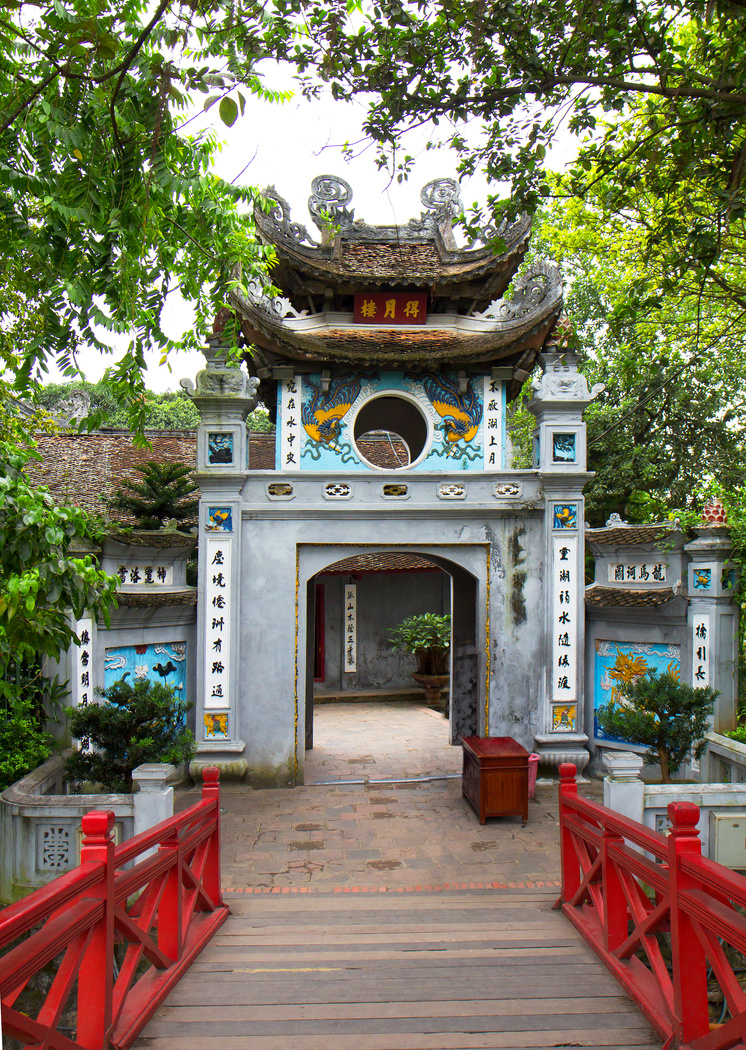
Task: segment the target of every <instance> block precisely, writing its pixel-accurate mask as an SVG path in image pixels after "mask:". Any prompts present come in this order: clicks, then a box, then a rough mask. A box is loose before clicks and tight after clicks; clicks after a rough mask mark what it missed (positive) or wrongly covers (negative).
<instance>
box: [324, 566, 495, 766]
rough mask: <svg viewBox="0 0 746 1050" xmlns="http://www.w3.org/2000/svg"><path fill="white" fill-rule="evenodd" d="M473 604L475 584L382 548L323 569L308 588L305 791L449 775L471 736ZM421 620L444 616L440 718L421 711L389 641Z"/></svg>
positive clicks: (475, 666)
mask: <svg viewBox="0 0 746 1050" xmlns="http://www.w3.org/2000/svg"><path fill="white" fill-rule="evenodd" d="M330 553H331V552H330ZM477 594H478V581H477V579H476V578H475V577H474V576H473V575H472V574H471V573H470V572H469V571H468V570H466V569H464V568H463V567H462V566H460V565H458V564H457V563H456V562H453V561H451V560H450V559H448V558H444V557H442V556H440V555H433V554H431V553H430V552H423V551H401V550H396V549H391V548H383V547H382V548H378V549H376V550H375V551H373V552H370V553H365V554H353V555H351V556H349V557H347V558H338V559H337V560H335V561H330V562H329V564H327V565H325V566H324V567H323V568H322V569H321V570H320V571H318V572H317V573H316V574H315V575H314V576H313V577H311V578H309V580H308V583H307V586H306V601H307V609H306V617H305V620H306V673H305V700H306V702H305V712H304V713H305V719H304V722H305V727H304V728H305V751H306V763H307V766H308V775H309V777H310V778H311V779H310V780H308V779H307V780H306V782H315V783H320V782H327V781H328V780H329V779H331V780H334V779H340V780H346V779H351V778H352V779H355V778H356V775H357V777H361V778H362V779H387V778H390V777H394V778H402V777H404V778H405V779H407V773H408V772H409V773H412V775H415V776H423V775H456V773H457V768H458V766H459V763H460V748H458V747H457V745H458V744H459V743H460V740H461V737H462V736H467V735H472V734H474V733H476V732H477V731H478V720H479V719H478V706H479V703H480V700H479V697H480V693H481V692H482V690H480V684H481V675H480V666H481V661H480V658H479V651H478V629H477V625H478V620H479V617H478V610H477ZM322 606H323V611H322ZM424 612H434V613H436V614H439V615H442V614H445V613H449V614H450V615H451V620H452V636H451V650H450V667H449V671H450V674H449V687H448V689H447V691H446V694H445V697H444V699H445V700H446V704H445V705H444V706H445V712H443V711H441V712H439V711H437V710H428V708H427V705H426V702H425V697H424V690H423V689H422V688H421V687H420V686H418V685H417V684H416V683H415V682H414V680H413V679H412V676H411V675H412V672H413V671H415V670H416V664H415V658H414V657H413V656H412V655H410V654H402V653H394V652H393V648H392V643H391V641H390V639H389V631H390V630H391V629H392V628H394V627H395V626H396V625H397V624H398V623H400V622H401V620H403V619H404V618H405V617H407V616H411V615H416V614H418V613H424ZM348 628H350V629H349V630H348ZM321 653H323V659H324V674H323V678H322V677H321V676H320V675H319V666H320V654H321ZM438 740H439V741H440V742H441V743H440V744H438V743H437V741H438ZM366 741H367V742H368V743H367V744H366ZM439 747H440V757H436V756H437V752H438V748H439ZM320 750H323V755H321V754H320V753H319V752H320ZM387 767H388V768H387ZM319 777H322V779H321V780H320V779H319Z"/></svg>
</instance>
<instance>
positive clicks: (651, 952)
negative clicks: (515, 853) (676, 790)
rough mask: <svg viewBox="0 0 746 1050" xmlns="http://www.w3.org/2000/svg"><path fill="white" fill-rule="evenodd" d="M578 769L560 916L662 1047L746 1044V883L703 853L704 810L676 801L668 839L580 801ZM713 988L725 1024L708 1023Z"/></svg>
mask: <svg viewBox="0 0 746 1050" xmlns="http://www.w3.org/2000/svg"><path fill="white" fill-rule="evenodd" d="M575 772H576V771H575V766H574V765H571V764H569V763H568V764H566V765H562V766H560V835H561V850H562V897H561V902H562V911H563V913H564V914H565V915H566V916H567V918H568V919H569V920H570V922H572V923H573V925H574V926H576V927H577V929H578V930H579V931H580V933H581V934H582V935H583V937H584V938H585V940H586V941H587V942H588V943H589V944H590V946H591V947H592V948H593V950H594V951H595V952H596V954H597V955H598V956H599V958H600V959H601V960H602V961H603V962H604V963H605V964H606V966H607V967H608V969H609V970H610V971H611V972H612V973H613V974H614V976H615V977H616V979H617V980H618V981H619V983H620V984H621V985H623V987H624V988H625V989H626V991H627V992H628V993H629V995H630V996H632V998H633V999H634V1000H635V1002H637V1004H638V1005H639V1006H640V1008H641V1009H642V1011H643V1013H644V1014H645V1016H646V1017H647V1018H648V1020H649V1021H650V1023H651V1024H652V1025H653V1027H654V1028H655V1029H656V1030H657V1031H658V1033H659V1034H660V1035H661V1036H662V1038H663V1039H664V1040H665V1050H669V1048H674V1047H682V1046H686V1047H689V1048H691V1050H728V1048H730V1047H744V1046H746V1042H745V1040H746V992H744V989H743V988H742V987H741V983H740V981H739V977H738V974H739V972H741V971H742V970H743V967H744V958H743V956H744V955H746V918H745V917H744V915H743V914H741V909H746V879H744V878H743V877H742V876H740V875H737V874H735V873H734V872H732V871H730V870H729V869H728V868H724V867H723V866H722V865H720V864H716V863H714V862H713V861H710V860H707V859H706V858H705V857H702V856H701V844H700V840H699V833H698V831H697V827H696V825H697V821H698V819H699V808H698V807H697V806H695V805H692V803H690V802H672V803H671V804H670V805H669V807H668V816H669V820H670V822H671V830H670V834H669V835H668V836H667V837H666V836H663V835H659V834H657V833H656V832H653V831H651V830H650V829H649V828H647V827H645V826H644V825H643V824H638V823H637V821H634V820H629V819H628V818H626V817H622V816H621V815H620V814H618V813H614V812H612V811H611V810H609V809H606V808H605V807H604V806H601V805H599V804H598V803H596V802H591V801H589V800H588V799H583V798H580V797H578V794H577V785H576V782H575ZM708 982H709V984H710V987H711V988H712V984H713V982H717V985H718V986H719V988H720V991H721V992H722V996H723V998H724V1002H725V1004H726V1005H727V1013H729V1015H730V1016H729V1018H728V1019H727V1020H725V1023H714V1024H713V1023H711V1022H710V1016H709V1010H708ZM725 1013H726V1012H725V1011H723V1018H725Z"/></svg>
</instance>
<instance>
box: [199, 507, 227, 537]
mask: <svg viewBox="0 0 746 1050" xmlns="http://www.w3.org/2000/svg"><path fill="white" fill-rule="evenodd" d="M205 529H206V530H207V532H233V507H208V508H207V523H206V524H205Z"/></svg>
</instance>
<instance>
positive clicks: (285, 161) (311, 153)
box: [45, 97, 573, 392]
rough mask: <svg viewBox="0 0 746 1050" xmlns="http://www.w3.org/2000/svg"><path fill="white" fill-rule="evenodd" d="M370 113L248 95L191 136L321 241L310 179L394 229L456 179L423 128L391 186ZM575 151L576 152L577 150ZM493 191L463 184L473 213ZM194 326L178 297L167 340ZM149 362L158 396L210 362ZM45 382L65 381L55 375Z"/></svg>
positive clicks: (93, 358) (99, 364)
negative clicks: (425, 194)
mask: <svg viewBox="0 0 746 1050" xmlns="http://www.w3.org/2000/svg"><path fill="white" fill-rule="evenodd" d="M364 115H365V106H364V104H362V103H355V102H350V103H342V102H335V101H333V100H332V99H331V98H327V99H325V100H322V101H318V102H307V101H305V100H303V99H298V100H297V101H296V100H292V101H290V102H286V103H277V104H271V103H266V102H261V101H259V100H256V99H254V98H251V97H250V98H249V99H248V100H247V103H246V111H245V113H244V115H243V117H239V118H238V120H237V121H236V123H235V124H234V125H233V127H232V128H226V127H225V126H224V125H223V124H221V123H220V121H219V118H218V114H217V106H213V107H212V108H211V110H210V111H209V112H208V113H207V114H205V115H204V116H202V115H200V116H198V117H197V119H195V120H194V121H193V122H192V123H191V124H190V131H193V132H194V133H196V132H197V130H198V129H199V128H200V127H207V126H213V127H214V128H215V129H216V130H217V132H218V135H219V136H221V137H223V138H224V145H223V147H222V149H221V152H220V153H219V155H218V157H217V160H216V163H215V165H214V170H215V171H216V173H217V174H219V175H220V176H222V177H223V178H225V179H227V180H228V181H232V180H234V179H236V177H237V176H238V175H239V173H240V172H241V171H242V169H244V168H246V170H245V171H244V172H243V174H242V175H241V177H240V179H238V180H237V181H239V182H240V183H241V184H244V185H254V186H258V187H260V188H264V187H265V186H268V185H274V186H275V187H276V189H277V190H278V192H279V193H280V194H281V196H283V197H284V198H285V199H286V200H287V201H288V202H289V204H290V206H291V213H292V218H293V220H294V221H296V222H301V223H303V224H304V225H306V226H308V227H309V232H310V233H311V234H312V236H316V234H317V231H316V229H315V227H314V226H313V224H312V223H311V221H310V216H309V214H308V208H307V200H308V197H309V194H310V191H311V180H312V179H313V178H314V177H315V176H316V175H322V174H330V175H339V176H341V177H342V178H344V179H345V180H346V181H347V182H349V183H350V185H351V186H352V191H353V200H352V205H351V206H352V207H353V208H354V209H355V217H356V218H363V219H365V220H366V221H367V222H370V223H374V224H378V225H394V224H402V223H406V222H407V221H408V220H409V219H410V218H413V217H415V216H419V214H420V212H421V210H422V206H421V204H420V199H419V195H420V190H421V189H422V187H423V186H424V185H425V184H426V183H427V182H430V181H431V180H432V179H436V178H445V177H454V176H455V174H456V163H457V157H456V155H455V154H454V153H452V152H451V151H448V150H446V149H430V150H428V149H427V148H426V147H427V144H428V141H430V140H431V139H432V140H433V141H438V138H437V136H438V135H439V134H442V133H443V130H444V129H441V128H438V127H432V126H423V127H422V128H419V129H417V130H416V131H413V132H410V133H408V135H407V138H406V142H405V145H406V152H407V153H408V154H410V155H411V156H413V157H414V161H415V162H414V165H413V169H412V174H411V175H410V176H409V180H408V181H407V182H404V183H401V184H400V183H397V182H395V181H394V182H391V179H390V175H389V174H388V173H387V172H385V171H379V170H378V169H377V167H376V164H375V153H374V148H373V147H372V146H371V145H370V144H366V142H365V141H364V137H363V134H362V131H361V125H362V121H363V118H364ZM345 142H350V143H351V144H355V145H354V154H355V156H354V157H353V159H352V160H351V161H348V160H347V159H346V158H345V157H344V155H343V152H342V147H343V145H344V143H345ZM568 148H569V144H568V146H567V147H563V148H562V149H561V151H560V153H559V154H558V155H557V156H556V158H555V161H554V164H553V166H555V167H556V166H558V161H559V162H565V161H566V159H567V157H566V154H567V152H568ZM569 152H573V151H572V149H571V148H569ZM247 165H248V167H246V166H247ZM487 192H488V186H487V182H486V180H485V179H484V178H483V177H479V176H475V177H473V178H471V179H469V180H467V181H465V182H464V183H463V184H462V191H461V198H462V200H463V202H464V204H465V205H466V206H467V207H468V206H469V205H471V204H472V203H473V202H474V201H479V202H480V203H483V202H484V201H485V199H486V196H487ZM191 323H192V316H191V312H190V309H189V307H188V304H186V303H184V301H183V300H181V297H180V296H177V295H175V296H174V297H173V302H172V304H171V305H170V306H169V305H167V308H166V315H165V317H164V328H165V330H166V332H167V334H169V335H170V336H172V337H177V336H179V335H181V334H182V333H183V332H184V331H185V330H186V329H187V327H188V325H190V324H191ZM148 356H149V358H150V360H148V368H147V376H146V383H147V386H148V387H149V388H150V389H152V390H156V391H159V392H161V391H165V390H176V389H178V384H179V380H180V379H182V378H184V377H188V378H190V379H192V380H193V379H194V377H195V375H196V373H197V372H198V371H199V370H200V369H201V368H203V367H204V358H203V356H202V355H201V354H199V353H188V354H187V353H181V354H173V355H172V356H171V360H170V364H169V365H164V366H159V365H158V359H159V355H158V354H156V353H153V354H150V355H148ZM78 363H79V365H80V367H81V368H82V370H83V372H84V373H85V376H86V378H87V379H88V380H90V381H91V382H96V381H97V380H98V379H100V378H101V376H102V375H103V373H104V371H105V369H106V368H107V366H109V365H111V363H112V358H111V357H103V356H101V355H100V354H98V353H97V352H96V351H93V350H90V351H86V350H83V351H82V352H81V353H80V354H79V355H78ZM45 381H46V382H62V381H64V380H63V377H61V376H60V375H59V373H56V372H55V370H54V369H50V373H49V376H48V378H47V379H46V380H45Z"/></svg>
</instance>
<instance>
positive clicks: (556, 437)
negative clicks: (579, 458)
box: [552, 433, 576, 463]
mask: <svg viewBox="0 0 746 1050" xmlns="http://www.w3.org/2000/svg"><path fill="white" fill-rule="evenodd" d="M575 439H576V435H575V434H557V433H554V434H552V461H553V462H554V463H574V462H575V458H576V453H575Z"/></svg>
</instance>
